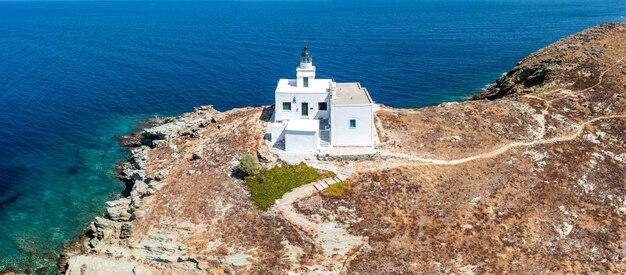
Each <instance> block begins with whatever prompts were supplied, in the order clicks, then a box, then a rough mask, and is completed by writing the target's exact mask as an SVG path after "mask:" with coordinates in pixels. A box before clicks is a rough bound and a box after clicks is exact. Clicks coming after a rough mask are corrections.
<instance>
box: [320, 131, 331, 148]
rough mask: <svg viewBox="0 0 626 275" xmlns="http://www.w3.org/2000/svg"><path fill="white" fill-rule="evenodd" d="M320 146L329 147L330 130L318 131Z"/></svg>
mask: <svg viewBox="0 0 626 275" xmlns="http://www.w3.org/2000/svg"><path fill="white" fill-rule="evenodd" d="M320 147H330V130H321V131H320Z"/></svg>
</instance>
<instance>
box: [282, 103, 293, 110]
mask: <svg viewBox="0 0 626 275" xmlns="http://www.w3.org/2000/svg"><path fill="white" fill-rule="evenodd" d="M283 111H291V102H283Z"/></svg>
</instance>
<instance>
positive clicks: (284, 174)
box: [246, 163, 327, 210]
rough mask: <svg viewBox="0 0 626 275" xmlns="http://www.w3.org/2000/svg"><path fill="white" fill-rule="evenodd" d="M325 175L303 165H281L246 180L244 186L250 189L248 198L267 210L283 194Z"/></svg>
mask: <svg viewBox="0 0 626 275" xmlns="http://www.w3.org/2000/svg"><path fill="white" fill-rule="evenodd" d="M326 174H327V173H325V172H322V173H320V171H318V170H317V169H315V168H313V167H310V166H308V165H306V164H304V163H300V164H298V165H293V166H292V165H287V164H281V165H277V166H274V167H272V169H269V170H265V171H262V172H261V173H259V174H258V175H256V176H254V177H248V178H246V185H248V187H249V188H250V196H251V197H252V200H253V201H254V203H255V204H256V205H257V206H258V207H259V208H260V209H261V210H267V209H268V208H270V207H271V206H272V205H273V204H274V202H275V201H276V200H277V199H280V198H281V197H282V196H283V195H284V194H285V193H287V192H289V191H291V190H292V189H294V188H296V187H298V186H301V185H304V184H307V183H311V182H314V181H317V180H319V179H321V178H322V177H323V176H325V175H326Z"/></svg>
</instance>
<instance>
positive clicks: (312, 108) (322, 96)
mask: <svg viewBox="0 0 626 275" xmlns="http://www.w3.org/2000/svg"><path fill="white" fill-rule="evenodd" d="M294 97H295V98H296V103H295V104H294V103H293V99H294ZM283 102H291V111H285V110H283ZM302 102H308V103H309V116H308V118H314V119H328V117H329V113H330V96H329V94H328V93H326V92H325V93H276V102H275V104H276V105H275V108H274V110H275V113H276V116H275V120H276V121H281V120H285V119H299V118H302V115H301V114H302V110H301V108H302ZM319 102H326V106H327V108H326V109H327V110H326V111H320V110H318V103H319Z"/></svg>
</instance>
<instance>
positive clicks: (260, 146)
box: [59, 24, 626, 274]
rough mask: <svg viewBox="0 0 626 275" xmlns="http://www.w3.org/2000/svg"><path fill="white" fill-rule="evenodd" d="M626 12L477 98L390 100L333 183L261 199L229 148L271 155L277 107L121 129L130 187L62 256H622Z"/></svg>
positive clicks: (154, 269)
mask: <svg viewBox="0 0 626 275" xmlns="http://www.w3.org/2000/svg"><path fill="white" fill-rule="evenodd" d="M625 39H626V24H605V25H601V26H598V27H594V28H591V29H588V30H585V31H583V32H581V33H578V34H576V35H573V36H570V37H567V38H564V39H562V40H560V41H558V42H556V43H554V44H552V45H550V46H548V47H546V48H544V49H541V50H539V51H537V52H536V53H533V54H532V55H530V56H528V57H527V58H525V59H523V60H522V61H520V62H519V63H518V64H516V66H515V67H514V68H513V69H512V70H511V71H510V72H509V73H507V74H505V75H503V76H502V77H500V78H499V79H498V80H497V81H496V83H495V85H493V86H491V87H489V88H488V89H487V90H486V92H485V93H483V94H479V95H476V96H474V97H473V99H474V100H469V101H465V102H458V103H445V104H441V105H439V106H433V107H427V108H422V109H415V110H414V109H393V108H388V107H383V108H382V109H381V110H380V111H378V112H377V113H376V127H377V130H378V133H379V137H380V139H381V144H380V146H378V148H377V150H378V155H377V156H376V157H374V158H367V159H358V160H352V161H346V160H311V161H309V162H308V163H307V164H309V165H311V166H314V167H318V168H324V169H327V170H331V171H334V172H337V171H338V172H346V174H349V175H350V176H349V178H347V179H346V183H347V184H348V185H349V186H350V188H349V190H348V191H347V192H346V193H345V194H344V195H343V196H342V197H339V198H337V197H332V196H327V195H325V194H324V193H323V192H321V193H307V194H306V197H298V196H297V194H291V195H292V196H289V198H288V199H287V200H286V204H283V205H279V206H275V207H272V208H270V209H269V210H268V211H260V210H258V209H257V208H256V207H254V205H252V204H251V202H250V200H249V194H248V191H247V189H246V188H245V185H244V184H243V183H242V181H241V179H237V178H235V177H232V169H233V167H234V166H235V165H236V163H237V157H238V156H240V155H241V154H243V153H257V154H260V155H262V156H264V158H267V159H268V161H267V162H266V163H264V165H266V166H268V167H270V166H272V165H275V164H277V163H279V161H277V160H276V157H275V156H273V155H272V154H271V153H270V152H268V151H267V148H266V147H265V144H264V142H263V139H264V134H265V126H266V124H267V120H268V118H269V116H270V115H271V112H272V110H271V108H267V107H258V108H241V109H235V110H231V111H227V112H223V113H222V112H217V111H215V110H214V109H213V108H211V107H210V106H208V107H201V108H197V109H194V111H192V112H190V113H186V114H183V115H181V116H179V117H176V118H169V119H166V120H164V121H163V122H162V123H159V124H158V125H154V126H153V127H150V128H147V129H145V130H143V131H142V132H141V133H137V134H134V135H132V136H130V137H129V138H128V139H126V140H125V144H126V145H127V146H128V147H129V149H130V151H131V153H130V155H129V157H128V159H127V161H124V162H122V163H121V164H120V166H119V169H118V177H120V179H121V180H122V181H124V182H125V183H126V184H127V186H128V190H127V191H128V192H127V193H128V194H127V196H125V197H122V198H120V199H118V200H115V201H111V202H108V203H107V206H108V207H107V210H106V212H105V213H104V215H103V216H102V217H98V218H96V219H95V221H93V222H92V223H90V224H89V225H88V227H87V229H86V233H85V235H84V236H83V237H82V238H81V239H80V240H77V241H76V242H73V243H72V244H70V245H68V246H67V247H66V248H65V250H64V252H63V254H62V257H61V261H60V262H59V267H60V270H61V272H65V273H66V274H78V273H81V274H82V273H85V272H86V273H90V272H104V271H106V272H108V273H134V274H153V273H186V274H206V273H210V274H232V273H235V272H241V273H264V274H265V273H270V274H274V273H284V272H285V271H293V272H300V273H332V274H336V273H344V274H345V273H401V272H402V273H418V272H423V273H456V274H474V273H487V274H490V273H491V274H494V273H496V274H501V273H532V274H540V273H551V272H562V273H579V274H582V273H586V274H610V273H615V274H623V273H624V272H626V233H624V232H626V231H625V230H624V228H625V227H624V217H625V215H626V196H625V195H624V181H623V179H624V178H625V177H626V151H624V150H625V149H624V148H626V147H624V144H626V136H625V135H624V133H626V96H624V95H625V94H626V86H625V83H626V62H624V58H626V46H625V45H624V44H623V43H622V41H625Z"/></svg>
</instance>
